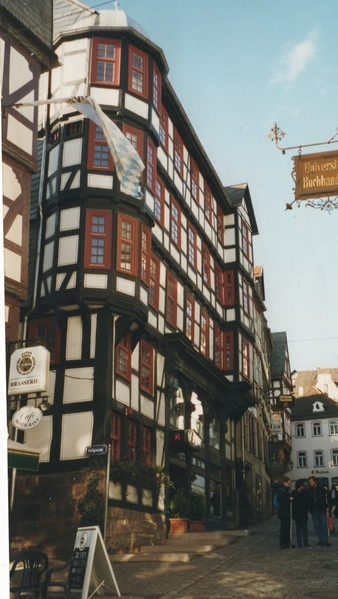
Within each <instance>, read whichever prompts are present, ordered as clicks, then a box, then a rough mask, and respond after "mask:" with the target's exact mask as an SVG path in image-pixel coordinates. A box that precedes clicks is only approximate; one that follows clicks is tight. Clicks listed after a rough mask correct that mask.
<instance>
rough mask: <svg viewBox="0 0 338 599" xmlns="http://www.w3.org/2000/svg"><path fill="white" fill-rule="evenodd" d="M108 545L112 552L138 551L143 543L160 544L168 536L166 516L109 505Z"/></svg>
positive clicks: (109, 551)
mask: <svg viewBox="0 0 338 599" xmlns="http://www.w3.org/2000/svg"><path fill="white" fill-rule="evenodd" d="M107 520H108V523H107V532H106V547H107V551H108V553H110V554H115V553H137V552H138V551H140V547H141V546H142V545H160V544H161V543H163V542H164V540H165V538H166V524H165V516H164V514H161V513H147V512H141V511H137V510H131V509H128V508H118V507H112V506H109V508H108V518H107Z"/></svg>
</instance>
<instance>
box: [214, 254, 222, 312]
mask: <svg viewBox="0 0 338 599" xmlns="http://www.w3.org/2000/svg"><path fill="white" fill-rule="evenodd" d="M215 292H216V299H217V301H218V302H219V303H220V304H222V305H223V301H224V297H223V271H222V268H221V267H220V265H219V264H218V262H215Z"/></svg>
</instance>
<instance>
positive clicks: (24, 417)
mask: <svg viewBox="0 0 338 599" xmlns="http://www.w3.org/2000/svg"><path fill="white" fill-rule="evenodd" d="M41 418H42V412H41V410H40V409H39V408H35V407H34V406H23V407H22V408H20V410H18V411H17V412H15V414H13V417H12V424H13V426H15V428H18V429H20V431H28V430H29V429H31V428H34V427H35V426H37V425H38V424H39V422H41Z"/></svg>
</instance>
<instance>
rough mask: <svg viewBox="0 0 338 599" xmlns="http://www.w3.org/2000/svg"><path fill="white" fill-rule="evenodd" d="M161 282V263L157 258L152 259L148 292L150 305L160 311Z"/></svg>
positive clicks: (152, 257)
mask: <svg viewBox="0 0 338 599" xmlns="http://www.w3.org/2000/svg"><path fill="white" fill-rule="evenodd" d="M159 281H160V261H159V260H158V258H155V256H153V255H152V256H151V258H150V284H149V290H148V302H149V305H150V306H151V307H152V308H154V309H155V310H158V297H159Z"/></svg>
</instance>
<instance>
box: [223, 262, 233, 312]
mask: <svg viewBox="0 0 338 599" xmlns="http://www.w3.org/2000/svg"><path fill="white" fill-rule="evenodd" d="M223 279H224V286H223V288H224V305H225V306H233V304H234V303H235V276H234V271H233V270H226V271H225V272H224V276H223Z"/></svg>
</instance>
